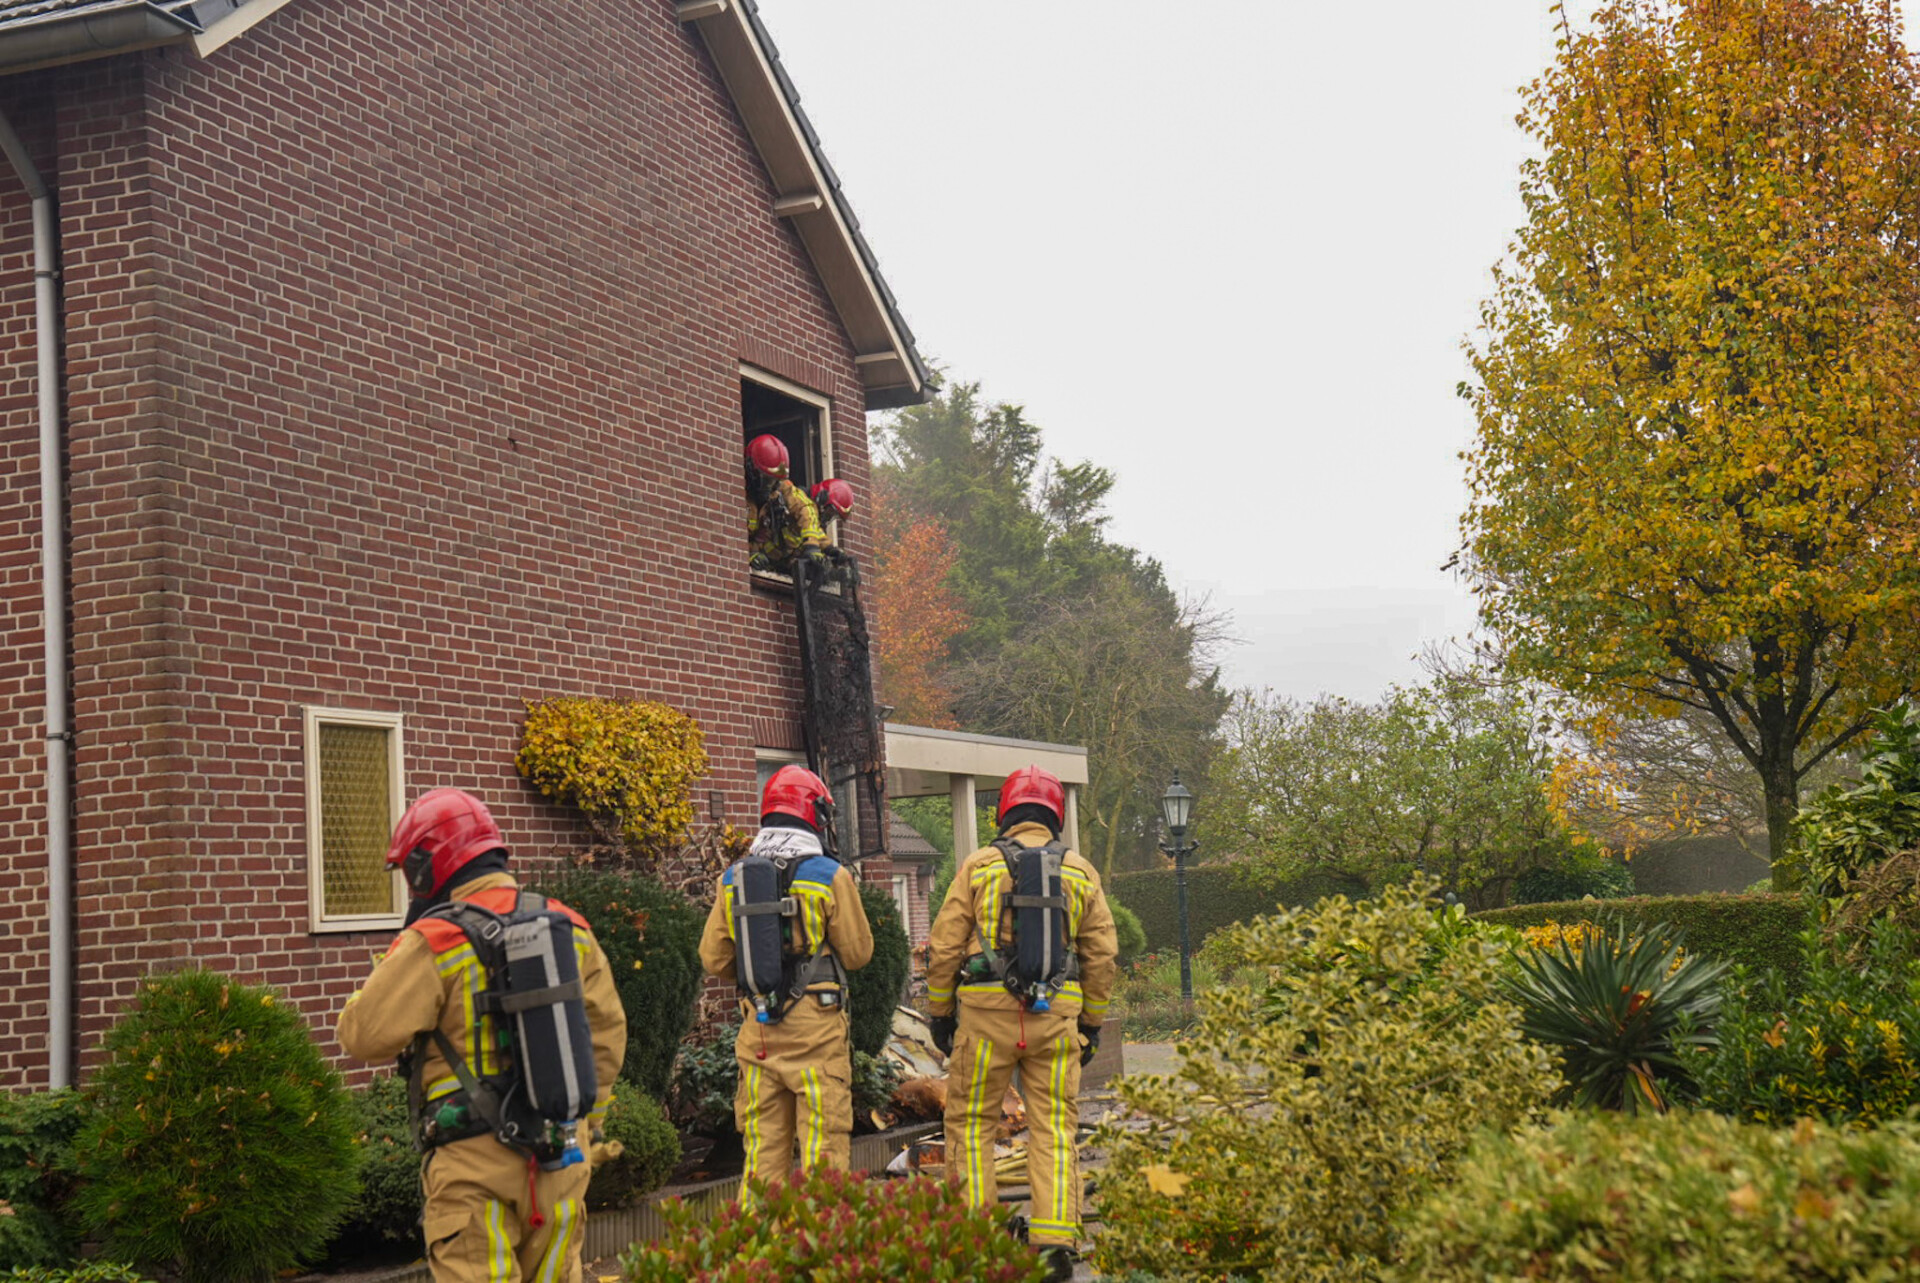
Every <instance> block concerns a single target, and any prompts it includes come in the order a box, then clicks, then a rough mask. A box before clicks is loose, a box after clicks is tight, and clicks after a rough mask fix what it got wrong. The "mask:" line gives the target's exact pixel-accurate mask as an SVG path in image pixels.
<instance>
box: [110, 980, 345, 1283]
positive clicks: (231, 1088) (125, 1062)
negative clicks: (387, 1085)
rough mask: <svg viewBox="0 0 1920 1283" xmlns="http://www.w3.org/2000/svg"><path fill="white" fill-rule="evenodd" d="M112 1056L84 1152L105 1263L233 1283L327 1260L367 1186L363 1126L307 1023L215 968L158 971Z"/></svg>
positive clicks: (198, 1282) (113, 1040)
mask: <svg viewBox="0 0 1920 1283" xmlns="http://www.w3.org/2000/svg"><path fill="white" fill-rule="evenodd" d="M105 1050H106V1060H105V1062H104V1063H103V1064H102V1065H101V1066H100V1068H99V1070H98V1071H97V1072H96V1073H95V1075H94V1078H93V1082H92V1084H91V1085H90V1086H89V1087H88V1088H87V1093H86V1094H87V1096H88V1100H89V1108H88V1112H87V1117H86V1120H85V1123H84V1125H83V1126H82V1128H81V1131H80V1134H79V1137H78V1138H77V1140H76V1141H75V1145H74V1149H75V1155H76V1165H77V1167H78V1171H79V1175H80V1177H81V1179H82V1185H81V1188H80V1191H79V1193H78V1194H77V1195H76V1197H75V1205H76V1207H77V1209H78V1210H79V1212H80V1216H81V1219H82V1222H83V1224H84V1225H85V1226H86V1228H87V1230H88V1232H89V1233H90V1234H92V1235H93V1236H94V1237H96V1238H98V1239H99V1240H101V1242H102V1244H103V1246H104V1248H105V1252H106V1255H108V1256H110V1257H112V1258H114V1259H117V1260H122V1261H127V1262H129V1263H131V1264H132V1265H134V1266H135V1267H136V1268H139V1269H142V1270H165V1271H169V1272H173V1273H177V1274H178V1275H179V1276H180V1277H181V1278H182V1279H183V1280H186V1283H225V1281H227V1280H235V1281H239V1280H260V1279H269V1278H271V1277H272V1276H273V1275H274V1274H275V1273H277V1272H278V1271H280V1270H283V1269H286V1268H289V1267H291V1266H294V1265H298V1264H300V1263H302V1262H304V1261H307V1260H310V1259H312V1258H313V1257H314V1256H316V1255H317V1254H318V1252H319V1250H320V1249H321V1248H322V1247H323V1246H324V1245H325V1244H326V1242H327V1239H328V1237H329V1236H330V1235H331V1234H332V1232H333V1228H334V1226H335V1225H337V1224H338V1223H339V1221H340V1219H341V1217H342V1216H343V1215H344V1214H345V1212H346V1210H347V1208H348V1206H349V1205H350V1204H351V1203H352V1202H353V1199H354V1195H355V1192H356V1189H357V1186H358V1173H357V1171H356V1162H355V1158H356V1155H355V1149H354V1135H355V1131H356V1125H357V1123H358V1121H359V1120H358V1118H357V1117H356V1111H355V1109H354V1105H353V1100H352V1098H351V1097H350V1096H349V1095H348V1094H347V1092H346V1090H345V1088H343V1087H342V1086H341V1083H340V1076H339V1075H338V1074H337V1073H335V1072H334V1071H333V1070H332V1069H331V1068H329V1067H328V1066H327V1064H326V1062H325V1061H323V1060H322V1059H321V1058H320V1053H319V1051H318V1050H317V1049H316V1048H315V1047H314V1045H313V1039H312V1037H311V1036H310V1035H309V1034H308V1032H307V1026H306V1024H305V1022H303V1021H302V1020H301V1019H300V1017H299V1015H298V1014H297V1013H295V1012H294V1011H292V1010H291V1009H290V1008H288V1007H286V1006H283V1005H282V1004H281V1003H280V1002H279V1001H278V1000H277V999H276V998H275V996H274V995H273V994H272V993H271V992H270V991H268V990H266V989H258V988H254V987H252V986H249V985H243V984H240V983H238V982H237V981H234V980H231V979H229V978H227V977H225V976H220V975H215V974H213V973H211V972H206V971H183V972H176V973H174V974H171V975H164V976H155V977H153V978H152V979H149V980H148V981H146V982H145V983H144V984H143V985H141V987H140V996H139V998H138V999H137V1000H136V1001H135V1003H134V1006H133V1009H132V1010H131V1011H129V1012H128V1013H127V1014H126V1015H125V1016H124V1017H123V1018H122V1019H121V1021H120V1023H119V1024H117V1025H115V1026H114V1027H113V1029H112V1031H111V1032H109V1033H108V1034H107V1039H106V1048H105Z"/></svg>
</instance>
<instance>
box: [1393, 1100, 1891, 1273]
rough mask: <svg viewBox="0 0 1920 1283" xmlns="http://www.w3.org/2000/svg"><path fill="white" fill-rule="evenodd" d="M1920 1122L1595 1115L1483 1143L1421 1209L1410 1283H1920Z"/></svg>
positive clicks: (1414, 1220) (1409, 1259) (1412, 1219)
mask: <svg viewBox="0 0 1920 1283" xmlns="http://www.w3.org/2000/svg"><path fill="white" fill-rule="evenodd" d="M1917 1243H1920V1133H1917V1132H1916V1129H1915V1126H1914V1124H1912V1123H1908V1122H1902V1123H1895V1124H1890V1125H1888V1126H1886V1127H1884V1128H1880V1129H1878V1130H1874V1131H1867V1132H1860V1131H1848V1130H1844V1129H1842V1130H1834V1129H1830V1128H1828V1127H1825V1126H1823V1125H1821V1124H1818V1123H1815V1122H1813V1121H1812V1120H1810V1119H1803V1120H1801V1121H1800V1122H1799V1123H1797V1124H1795V1125H1794V1126H1792V1127H1788V1128H1774V1127H1768V1126H1761V1125H1755V1124H1752V1123H1741V1122H1738V1121H1736V1120H1734V1119H1730V1118H1725V1117H1722V1116H1720V1115H1717V1114H1712V1113H1707V1112H1704V1111H1692V1112H1690V1111H1684V1110H1676V1111H1675V1112H1673V1113H1670V1114H1665V1115H1660V1114H1637V1115H1628V1114H1617V1113H1601V1112H1581V1113H1577V1114H1570V1115H1566V1116H1563V1117H1561V1118H1559V1119H1558V1120H1557V1121H1556V1122H1555V1123H1554V1124H1553V1125H1552V1126H1547V1127H1537V1128H1527V1129H1524V1130H1522V1131H1519V1132H1517V1133H1515V1134H1514V1135H1511V1136H1499V1135H1492V1136H1488V1137H1485V1138H1483V1139H1482V1140H1480V1141H1478V1142H1476V1143H1475V1145H1474V1147H1473V1150H1472V1152H1471V1153H1470V1154H1469V1156H1468V1157H1467V1158H1466V1160H1465V1161H1464V1162H1462V1163H1461V1164H1460V1165H1459V1167H1458V1169H1457V1171H1456V1172H1455V1174H1454V1178H1453V1180H1452V1182H1451V1183H1450V1184H1447V1185H1444V1186H1440V1187H1438V1188H1437V1189H1436V1190H1435V1191H1434V1193H1433V1194H1432V1196H1431V1197H1429V1198H1428V1199H1427V1200H1425V1201H1424V1202H1423V1203H1422V1204H1421V1205H1420V1206H1419V1207H1418V1208H1417V1209H1416V1210H1415V1211H1414V1212H1413V1213H1412V1214H1411V1215H1410V1216H1409V1218H1408V1222H1407V1229H1406V1233H1405V1238H1404V1242H1403V1251H1404V1256H1403V1259H1402V1261H1401V1263H1400V1264H1399V1266H1398V1268H1397V1269H1396V1270H1395V1271H1394V1273H1393V1274H1392V1275H1391V1277H1392V1278H1394V1279H1397V1280H1404V1281H1405V1283H1484V1281H1485V1280H1509V1279H1511V1280H1516V1281H1517V1280H1522V1279H1577V1280H1589V1279H1592V1280H1597V1279H1619V1280H1645V1281H1646V1283H1656V1281H1660V1283H1664V1281H1665V1280H1669V1279H1686V1280H1690V1281H1691V1283H1789V1281H1793V1280H1809V1279H1826V1280H1834V1281H1836V1283H1837V1281H1838V1280H1842V1279H1846V1280H1868V1279H1912V1278H1915V1277H1916V1276H1920V1261H1916V1259H1915V1256H1914V1245H1915V1244H1917Z"/></svg>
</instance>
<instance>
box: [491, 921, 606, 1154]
mask: <svg viewBox="0 0 1920 1283" xmlns="http://www.w3.org/2000/svg"><path fill="white" fill-rule="evenodd" d="M505 935H506V938H505V941H504V945H505V952H506V959H507V977H506V986H505V993H504V994H503V995H502V1010H503V1011H504V1012H508V1013H511V1014H512V1016H513V1019H514V1033H515V1038H514V1043H515V1050H516V1052H517V1054H518V1055H519V1057H520V1067H521V1078H522V1081H523V1082H524V1083H525V1091H526V1095H527V1103H528V1104H529V1105H531V1106H532V1107H533V1110H534V1112H535V1113H536V1114H538V1115H539V1116H540V1117H541V1118H544V1119H546V1120H547V1121H548V1122H549V1123H553V1124H559V1126H560V1128H562V1129H566V1128H569V1127H571V1126H572V1125H573V1124H575V1123H577V1122H578V1120H580V1119H582V1118H585V1117H586V1116H587V1114H588V1112H589V1111H590V1110H592V1108H593V1102H594V1096H595V1092H596V1090H597V1088H598V1083H597V1082H596V1080H595V1075H594V1067H593V1030H592V1028H591V1027H590V1026H589V1025H588V1023H587V1009H586V1003H585V1001H584V999H583V997H582V992H581V988H580V959H579V956H578V955H577V954H576V953H575V952H574V927H573V922H572V920H571V919H570V918H568V917H567V915H566V914H564V913H557V912H538V913H530V914H527V915H526V916H525V917H518V918H516V920H514V921H510V922H508V924H507V926H506V932H505ZM550 1130H551V1129H550ZM563 1148H564V1146H563ZM573 1149H574V1153H575V1158H574V1159H573V1161H574V1162H578V1161H579V1158H578V1153H579V1145H578V1141H577V1139H576V1140H575V1141H574V1142H573Z"/></svg>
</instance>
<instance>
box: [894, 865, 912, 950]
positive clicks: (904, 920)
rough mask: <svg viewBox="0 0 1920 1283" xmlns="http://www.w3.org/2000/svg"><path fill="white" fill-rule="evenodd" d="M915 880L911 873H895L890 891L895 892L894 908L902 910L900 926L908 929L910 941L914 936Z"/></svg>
mask: <svg viewBox="0 0 1920 1283" xmlns="http://www.w3.org/2000/svg"><path fill="white" fill-rule="evenodd" d="M914 882H915V878H914V876H913V874H911V873H895V874H894V875H893V881H892V884H891V887H890V889H891V890H892V891H893V903H894V907H895V908H897V909H899V910H900V925H901V926H902V927H904V928H906V932H907V936H908V938H909V939H911V938H912V936H913V891H914Z"/></svg>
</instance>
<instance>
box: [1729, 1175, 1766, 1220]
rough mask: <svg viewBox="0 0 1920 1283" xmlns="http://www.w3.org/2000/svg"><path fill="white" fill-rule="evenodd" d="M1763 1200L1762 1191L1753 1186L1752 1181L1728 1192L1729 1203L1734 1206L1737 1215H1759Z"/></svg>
mask: <svg viewBox="0 0 1920 1283" xmlns="http://www.w3.org/2000/svg"><path fill="white" fill-rule="evenodd" d="M1763 1201H1764V1200H1762V1199H1761V1197H1760V1191H1759V1190H1757V1189H1755V1188H1754V1187H1753V1183H1752V1182H1751V1181H1749V1182H1748V1183H1747V1184H1745V1185H1742V1186H1741V1187H1740V1188H1739V1189H1736V1190H1733V1191H1731V1192H1729V1193H1728V1194H1727V1205H1728V1206H1729V1207H1731V1208H1733V1211H1734V1214H1735V1215H1737V1216H1754V1215H1757V1214H1758V1213H1759V1211H1760V1208H1761V1205H1762V1203H1763Z"/></svg>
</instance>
